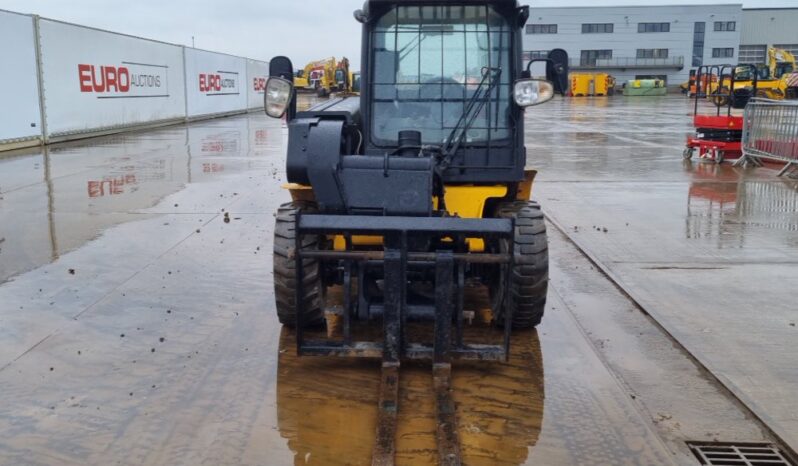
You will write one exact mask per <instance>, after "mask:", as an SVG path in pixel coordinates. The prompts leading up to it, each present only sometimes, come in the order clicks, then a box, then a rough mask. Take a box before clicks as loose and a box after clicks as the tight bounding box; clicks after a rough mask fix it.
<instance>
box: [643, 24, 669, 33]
mask: <svg viewBox="0 0 798 466" xmlns="http://www.w3.org/2000/svg"><path fill="white" fill-rule="evenodd" d="M637 32H671V23H637Z"/></svg>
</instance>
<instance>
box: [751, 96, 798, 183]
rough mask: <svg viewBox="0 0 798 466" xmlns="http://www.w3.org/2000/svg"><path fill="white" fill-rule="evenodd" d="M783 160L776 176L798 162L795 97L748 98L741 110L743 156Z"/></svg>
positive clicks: (797, 125) (797, 103)
mask: <svg viewBox="0 0 798 466" xmlns="http://www.w3.org/2000/svg"><path fill="white" fill-rule="evenodd" d="M759 159H766V160H773V161H777V162H784V163H785V164H786V165H785V166H784V168H783V169H782V170H781V171H780V172H779V176H781V175H783V174H784V173H786V172H787V171H788V170H789V169H790V168H792V167H793V165H794V164H798V101H787V100H769V99H756V98H755V99H751V100H750V101H749V102H748V105H746V107H745V112H744V114H743V157H741V158H740V160H738V161H737V163H745V162H746V161H748V160H756V161H758V160H759Z"/></svg>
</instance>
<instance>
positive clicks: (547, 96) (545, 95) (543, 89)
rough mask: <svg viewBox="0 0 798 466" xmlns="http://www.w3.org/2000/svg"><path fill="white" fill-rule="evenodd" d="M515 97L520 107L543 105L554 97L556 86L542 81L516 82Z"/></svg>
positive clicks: (522, 80) (524, 80) (526, 80)
mask: <svg viewBox="0 0 798 466" xmlns="http://www.w3.org/2000/svg"><path fill="white" fill-rule="evenodd" d="M513 97H514V98H515V103H516V104H518V106H519V107H529V106H530V105H537V104H542V103H543V102H546V101H549V100H551V98H552V97H554V86H553V85H552V84H551V83H550V82H548V81H544V80H542V79H521V80H518V81H516V82H515V86H514V89H513Z"/></svg>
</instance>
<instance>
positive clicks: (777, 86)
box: [708, 47, 798, 107]
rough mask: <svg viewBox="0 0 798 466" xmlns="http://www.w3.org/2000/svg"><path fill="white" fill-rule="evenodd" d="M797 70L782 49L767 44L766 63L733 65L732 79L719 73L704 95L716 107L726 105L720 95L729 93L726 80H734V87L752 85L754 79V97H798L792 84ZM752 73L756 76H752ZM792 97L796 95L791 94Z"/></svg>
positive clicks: (797, 67)
mask: <svg viewBox="0 0 798 466" xmlns="http://www.w3.org/2000/svg"><path fill="white" fill-rule="evenodd" d="M796 72H798V65H796V60H795V56H794V55H793V54H792V53H790V52H788V51H787V50H784V49H777V48H775V47H771V48H769V49H768V63H767V64H766V65H756V66H751V65H739V66H737V67H735V68H734V79H733V80H730V76H728V75H726V76H723V77H722V78H721V79H720V80H719V82H718V83H710V85H709V87H708V89H709V91H710V92H709V93H708V97H709V98H710V99H711V100H712V101H713V102H715V103H716V104H717V105H718V106H719V107H722V106H724V105H725V104H726V102H725V100H724V98H723V97H722V96H725V95H729V88H730V81H733V82H734V90H735V91H736V90H738V89H747V88H751V87H753V81H754V79H756V81H757V91H756V97H764V98H767V99H773V100H781V99H784V98H798V96H796V90H795V89H794V88H795V87H798V82H797V81H798V78H797V77H796V76H795V74H796ZM754 73H756V77H754V76H753V75H754ZM792 96H796V97H792Z"/></svg>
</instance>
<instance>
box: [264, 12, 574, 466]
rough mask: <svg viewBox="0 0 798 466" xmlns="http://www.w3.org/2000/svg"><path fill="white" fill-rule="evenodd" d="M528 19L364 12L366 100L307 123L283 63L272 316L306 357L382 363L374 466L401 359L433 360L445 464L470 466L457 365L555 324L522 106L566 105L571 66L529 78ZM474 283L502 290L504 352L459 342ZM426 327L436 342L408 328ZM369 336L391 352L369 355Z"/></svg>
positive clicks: (274, 107)
mask: <svg viewBox="0 0 798 466" xmlns="http://www.w3.org/2000/svg"><path fill="white" fill-rule="evenodd" d="M528 17H529V8H528V7H526V6H520V5H519V4H518V2H517V0H447V1H443V0H368V1H367V2H366V3H365V5H364V7H363V9H362V10H357V11H356V12H355V19H356V20H357V21H359V22H360V23H362V24H363V35H362V41H363V43H362V58H361V73H362V74H361V77H360V80H361V94H360V96H359V97H350V98H345V99H333V100H330V101H327V102H324V103H321V104H319V105H317V106H315V107H312V108H311V109H309V110H307V111H302V112H297V111H296V101H295V93H294V90H293V87H292V81H291V77H292V70H293V67H292V64H291V61H290V60H289V59H287V58H286V57H276V58H273V59H272V60H271V63H270V76H271V77H270V79H269V81H268V83H267V91H266V97H265V105H266V112H267V114H268V115H269V116H272V117H275V118H282V117H283V116H286V120H287V122H288V133H289V134H288V154H287V164H286V175H287V179H288V181H289V183H290V185H289V188H290V189H291V194H292V198H293V199H294V201H293V202H291V203H288V204H284V205H283V206H281V207H280V208H279V211H278V213H277V220H276V226H275V238H274V284H275V295H276V308H277V316H278V318H279V320H280V322H281V323H282V324H284V325H287V326H290V327H293V328H295V329H296V338H297V351H298V353H299V354H300V355H325V356H349V357H370V358H379V359H381V360H382V362H383V373H382V386H381V389H380V407H379V420H378V431H377V443H376V446H375V450H374V464H392V461H393V453H394V442H393V435H394V433H395V431H394V429H395V421H396V412H397V401H398V396H397V388H398V382H397V378H398V374H399V372H398V368H399V363H400V361H401V360H404V359H426V360H431V361H432V362H433V380H434V385H435V390H436V393H435V398H436V409H437V420H438V430H437V438H438V446H439V454H440V462H441V464H459V462H460V453H459V443H458V441H457V432H456V425H455V419H454V403H453V401H452V398H451V395H450V385H449V383H450V371H451V366H450V362H451V361H452V360H453V359H479V360H494V361H501V360H505V359H506V358H507V357H508V354H509V341H510V332H511V330H512V329H523V328H531V327H534V326H536V325H537V324H538V323H540V321H541V318H542V317H543V311H544V307H545V303H546V290H547V282H548V250H547V240H546V227H545V224H544V220H543V214H542V213H541V210H540V206H539V205H538V204H537V203H536V202H533V201H531V200H530V191H531V185H532V181H533V178H534V173H535V172H534V171H527V170H525V168H526V160H527V157H526V155H527V152H526V148H525V147H524V108H525V107H528V106H531V105H536V104H540V103H543V102H545V101H547V100H549V99H551V98H552V97H553V95H554V93H555V92H560V93H563V92H564V90H565V89H566V88H567V86H568V56H567V54H566V53H565V52H564V51H562V50H559V49H555V50H553V51H551V52H550V53H549V55H548V58H547V59H542V60H537V61H542V62H545V68H546V80H543V79H532V78H531V77H530V71H529V70H530V67H531V65H532V62H530V63H529V64H527V66H526V67H524V63H523V61H522V29H523V27H524V25H525V23H526V21H527V19H528ZM476 285H480V286H483V287H484V288H487V289H489V296H490V303H491V309H492V314H493V321H494V322H495V324H496V325H497V326H498V327H499V328H500V329H501V331H500V332H498V333H500V334H501V335H503V341H502V342H501V344H489V343H485V342H477V343H474V342H468V341H465V340H466V339H464V333H467V332H465V331H464V320H466V319H467V318H468V317H470V316H469V315H467V313H469V312H470V311H466V310H465V309H464V292H465V289H466V287H469V286H476ZM332 286H336V287H337V288H338V289H343V292H342V293H340V294H341V295H342V301H343V305H342V306H340V308H339V309H337V312H338V314H337V315H338V320H339V321H342V327H343V330H342V332H341V333H342V337H341V338H338V339H332V338H331V337H327V336H326V334H324V333H323V332H317V333H311V332H312V330H311V328H312V327H314V326H319V325H323V324H324V322H325V310H327V308H326V307H325V292H326V290H327V289H329V288H330V287H332ZM423 321H431V322H433V324H432V325H431V326H427V329H429V328H430V327H432V331H431V332H429V331H428V332H426V333H424V332H421V333H422V334H424V335H432V336H431V337H429V338H427V340H432V341H417V339H418V336H417V335H415V334H414V333H413V332H409V331H408V328H409V327H411V326H415V325H423V324H419V322H423ZM369 322H381V324H382V326H381V332H374V331H373V330H374V327H373V325H374V324H371V326H370V325H369V324H368V323H369ZM363 326H365V327H366V328H371V329H372V331H371V332H366V333H369V334H371V335H373V334H375V333H376V334H380V333H381V338H374V339H373V340H377V341H370V340H366V339H360V341H358V339H357V338H355V337H354V335H355V334H356V333H357V332H356V331H355V330H353V328H362V327H363ZM414 328H415V327H414ZM308 335H312V336H311V337H308ZM318 335H321V336H320V337H319V336H318ZM492 343H496V342H492Z"/></svg>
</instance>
